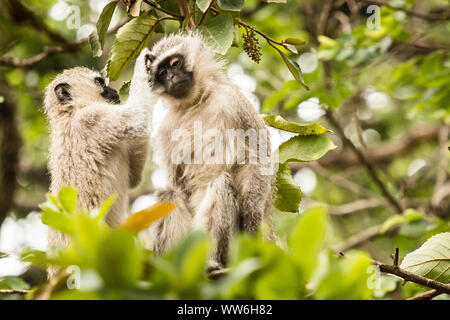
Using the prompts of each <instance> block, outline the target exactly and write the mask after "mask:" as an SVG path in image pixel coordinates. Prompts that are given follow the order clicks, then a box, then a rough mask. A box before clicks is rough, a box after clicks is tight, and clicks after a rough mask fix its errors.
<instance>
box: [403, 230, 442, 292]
mask: <svg viewBox="0 0 450 320" xmlns="http://www.w3.org/2000/svg"><path fill="white" fill-rule="evenodd" d="M400 268H402V269H404V270H406V271H409V272H412V273H415V274H418V275H420V276H423V277H427V278H429V279H433V280H436V281H439V282H443V283H449V282H450V232H443V233H439V234H437V235H434V236H432V237H431V238H430V239H428V240H427V241H426V242H425V243H424V244H423V245H422V246H421V247H420V248H419V249H417V250H415V251H413V252H410V253H408V254H407V255H406V256H405V258H404V259H403V261H402V263H401V265H400Z"/></svg>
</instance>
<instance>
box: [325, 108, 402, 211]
mask: <svg viewBox="0 0 450 320" xmlns="http://www.w3.org/2000/svg"><path fill="white" fill-rule="evenodd" d="M326 115H327V119H328V120H329V121H330V123H331V124H332V125H333V126H334V127H335V128H336V131H337V132H338V134H339V135H340V136H341V139H342V140H343V141H345V143H346V144H347V145H348V146H349V147H350V149H351V150H352V151H353V152H354V153H355V155H356V157H357V158H358V160H359V161H360V163H361V164H362V165H363V166H364V167H365V168H366V169H367V172H368V173H369V175H370V176H371V177H372V179H373V181H374V182H375V183H376V185H377V186H378V188H379V189H380V191H381V193H382V194H383V195H384V197H385V198H386V199H387V200H388V201H389V203H390V204H391V205H392V207H393V208H394V209H395V211H396V212H397V213H399V214H401V213H403V208H402V205H401V204H400V202H399V201H397V200H396V199H395V198H394V196H393V195H391V193H390V192H389V191H388V189H387V187H386V186H385V185H384V183H383V181H381V179H380V177H379V176H378V173H377V170H376V168H375V166H374V165H373V164H372V163H371V162H370V161H369V159H368V158H367V157H366V156H365V154H364V153H363V152H362V151H361V150H359V149H358V148H357V147H356V146H355V145H354V144H353V142H352V141H351V140H350V139H349V138H347V137H346V136H345V134H344V130H343V129H342V126H341V124H340V123H339V122H338V121H337V119H336V118H335V117H334V115H333V113H332V112H331V111H330V110H328V111H327V114H326Z"/></svg>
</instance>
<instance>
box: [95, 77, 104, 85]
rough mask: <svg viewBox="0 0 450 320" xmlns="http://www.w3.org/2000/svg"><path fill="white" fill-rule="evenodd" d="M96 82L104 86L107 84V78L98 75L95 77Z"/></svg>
mask: <svg viewBox="0 0 450 320" xmlns="http://www.w3.org/2000/svg"><path fill="white" fill-rule="evenodd" d="M95 83H96V84H98V85H100V86H102V87H104V86H105V79H103V78H102V77H97V78H95Z"/></svg>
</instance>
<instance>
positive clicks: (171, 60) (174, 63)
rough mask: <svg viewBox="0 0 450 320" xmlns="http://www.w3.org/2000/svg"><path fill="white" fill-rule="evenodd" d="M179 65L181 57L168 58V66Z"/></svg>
mask: <svg viewBox="0 0 450 320" xmlns="http://www.w3.org/2000/svg"><path fill="white" fill-rule="evenodd" d="M180 65H181V59H180V58H179V57H173V58H172V59H170V66H171V67H172V68H176V67H179V66H180Z"/></svg>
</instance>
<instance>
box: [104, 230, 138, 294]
mask: <svg viewBox="0 0 450 320" xmlns="http://www.w3.org/2000/svg"><path fill="white" fill-rule="evenodd" d="M98 254H99V257H98V263H99V266H98V270H99V273H100V276H101V277H102V278H103V280H104V282H105V284H107V285H108V286H110V287H113V288H118V287H124V288H126V287H133V286H134V285H135V284H136V282H137V280H138V279H139V276H140V274H141V272H142V259H143V254H142V250H141V248H140V247H139V246H138V245H137V242H136V241H135V239H134V237H133V236H132V234H131V233H129V232H128V231H126V230H123V229H117V230H114V231H113V232H111V233H109V235H108V236H106V238H105V239H104V240H103V242H102V244H101V245H100V250H99V252H98Z"/></svg>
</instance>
